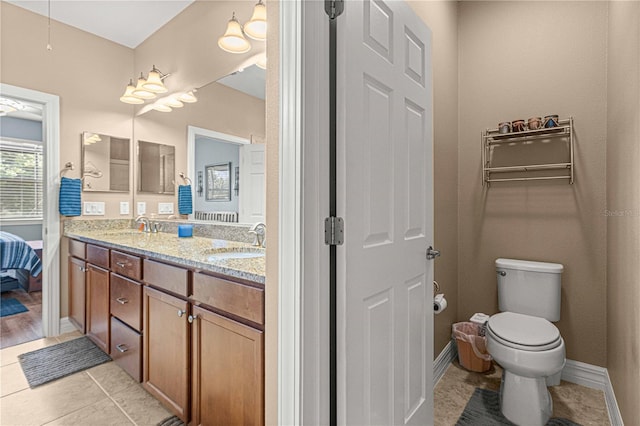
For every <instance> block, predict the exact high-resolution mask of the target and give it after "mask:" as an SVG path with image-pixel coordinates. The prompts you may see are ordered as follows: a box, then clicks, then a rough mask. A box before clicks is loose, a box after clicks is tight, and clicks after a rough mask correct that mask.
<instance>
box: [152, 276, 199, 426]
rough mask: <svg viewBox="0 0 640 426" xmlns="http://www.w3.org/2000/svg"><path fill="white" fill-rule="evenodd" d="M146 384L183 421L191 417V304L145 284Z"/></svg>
mask: <svg viewBox="0 0 640 426" xmlns="http://www.w3.org/2000/svg"><path fill="white" fill-rule="evenodd" d="M143 300H144V308H143V330H144V332H143V336H144V344H143V362H142V363H143V382H142V383H143V386H144V388H145V389H146V390H147V391H148V392H149V393H151V394H152V395H153V396H155V397H156V398H157V399H158V400H160V401H161V402H162V403H163V404H164V405H165V406H166V407H167V408H168V409H170V410H171V411H172V412H173V413H174V414H175V415H176V416H178V417H180V419H182V421H184V422H185V423H187V422H188V421H189V373H190V370H189V364H190V360H189V356H190V355H189V354H190V350H189V347H190V344H189V342H190V338H191V336H190V328H191V327H190V326H189V323H188V322H187V317H188V316H189V312H188V310H189V304H188V302H187V301H185V300H181V299H178V298H177V297H174V296H170V295H168V294H167V293H163V292H161V291H158V290H155V289H152V288H150V287H145V288H144V297H143Z"/></svg>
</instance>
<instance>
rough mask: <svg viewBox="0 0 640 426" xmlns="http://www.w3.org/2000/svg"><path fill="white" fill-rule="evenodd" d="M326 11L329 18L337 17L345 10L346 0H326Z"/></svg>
mask: <svg viewBox="0 0 640 426" xmlns="http://www.w3.org/2000/svg"><path fill="white" fill-rule="evenodd" d="M324 11H325V12H326V13H327V15H329V19H336V18H337V17H338V16H340V15H341V14H342V12H344V0H324Z"/></svg>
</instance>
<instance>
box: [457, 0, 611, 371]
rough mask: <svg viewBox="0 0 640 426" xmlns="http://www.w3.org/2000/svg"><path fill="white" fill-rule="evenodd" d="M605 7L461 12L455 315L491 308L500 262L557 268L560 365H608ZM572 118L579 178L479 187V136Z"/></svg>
mask: <svg viewBox="0 0 640 426" xmlns="http://www.w3.org/2000/svg"><path fill="white" fill-rule="evenodd" d="M606 40H607V3H606V2H502V1H497V2H480V1H472V2H462V3H460V8H459V55H460V56H459V67H460V68H459V69H460V76H459V93H460V98H459V102H460V103H459V105H460V109H459V111H460V115H459V162H458V170H459V215H460V222H459V240H458V241H459V246H458V247H459V248H458V259H459V261H458V270H459V287H458V291H459V318H469V317H470V316H471V315H472V314H473V313H474V312H484V313H487V314H493V313H495V312H497V310H498V306H497V291H496V273H495V266H494V261H495V259H496V258H498V257H510V258H516V259H529V260H536V261H547V262H558V263H562V264H563V265H564V266H565V272H564V274H563V277H562V318H561V320H560V321H559V322H558V324H557V325H558V327H559V329H560V332H561V333H562V336H563V338H564V340H565V343H566V347H567V358H569V359H573V360H577V361H582V362H586V363H590V364H595V365H600V366H605V365H606V338H605V333H606V292H605V290H606V281H605V280H606V256H607V253H606V242H607V240H606V218H605V217H604V208H605V177H606V176H605V166H606V164H605V156H606V145H605V142H606V139H605V135H606V121H605V120H606V111H607V108H606V95H607V94H606V47H607V41H606ZM552 113H553V114H559V115H560V117H568V116H573V117H574V119H575V134H576V156H575V160H576V181H575V184H574V185H569V184H567V183H566V182H564V181H556V182H545V183H523V182H517V183H510V184H494V185H492V186H491V188H488V189H487V188H486V187H484V188H483V187H482V185H481V172H480V169H481V164H480V163H481V161H480V134H481V131H482V130H483V129H485V128H487V127H488V128H495V127H496V126H497V123H498V122H500V121H505V120H514V119H518V118H524V119H527V118H528V117H532V116H534V115H545V114H552Z"/></svg>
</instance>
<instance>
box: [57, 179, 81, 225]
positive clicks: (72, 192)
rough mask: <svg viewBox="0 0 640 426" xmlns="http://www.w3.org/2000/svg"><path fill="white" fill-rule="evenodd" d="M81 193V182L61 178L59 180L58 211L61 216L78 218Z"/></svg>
mask: <svg viewBox="0 0 640 426" xmlns="http://www.w3.org/2000/svg"><path fill="white" fill-rule="evenodd" d="M81 192H82V180H80V179H71V178H68V177H64V176H63V177H62V179H60V198H59V206H58V208H59V210H60V214H61V215H63V216H80V215H81V214H82V205H81V202H80V199H81V198H80V194H81Z"/></svg>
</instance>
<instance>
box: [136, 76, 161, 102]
mask: <svg viewBox="0 0 640 426" xmlns="http://www.w3.org/2000/svg"><path fill="white" fill-rule="evenodd" d="M146 82H147V80H145V79H144V77H143V76H142V73H140V78H138V85H137V86H136V88H135V89H134V90H133V92H132V94H133V96H136V97H138V98H140V99H153V98H155V97H156V94H155V93H153V92H151V91H149V90H147V89H145V88H144V85H145V83H146Z"/></svg>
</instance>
